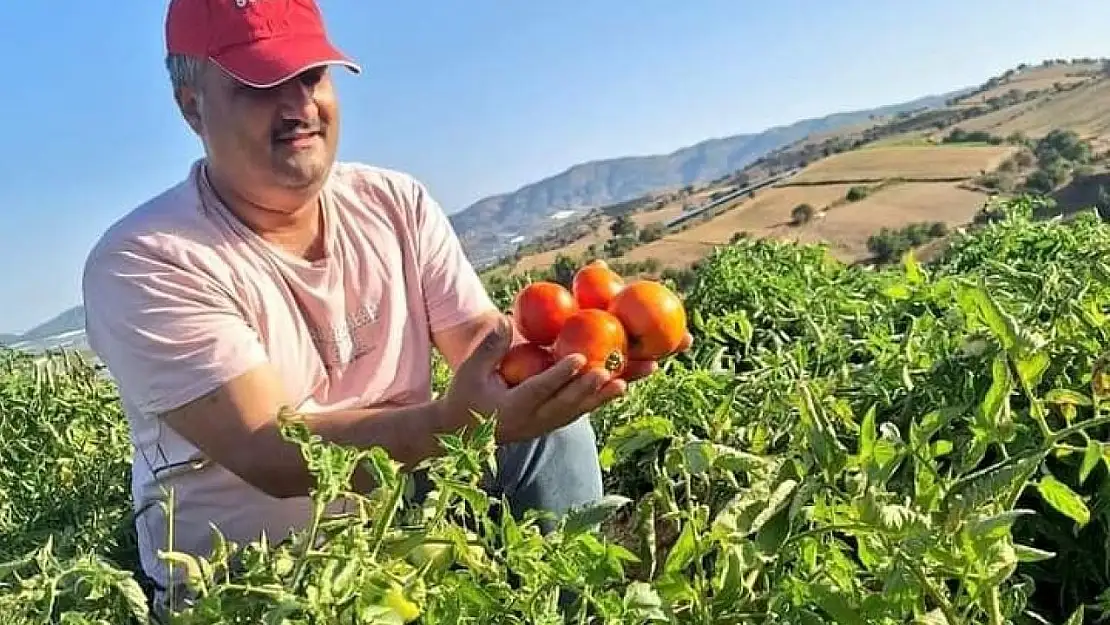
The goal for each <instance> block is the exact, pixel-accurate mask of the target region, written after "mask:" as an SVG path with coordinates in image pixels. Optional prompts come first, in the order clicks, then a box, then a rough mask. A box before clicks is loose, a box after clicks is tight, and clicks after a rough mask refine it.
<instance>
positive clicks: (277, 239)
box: [205, 167, 325, 261]
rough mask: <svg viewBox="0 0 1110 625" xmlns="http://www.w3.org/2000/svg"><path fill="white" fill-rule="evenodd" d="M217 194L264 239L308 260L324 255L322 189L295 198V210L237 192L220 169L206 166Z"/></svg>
mask: <svg viewBox="0 0 1110 625" xmlns="http://www.w3.org/2000/svg"><path fill="white" fill-rule="evenodd" d="M205 175H207V177H208V182H209V185H210V186H211V187H212V190H213V191H214V192H215V193H216V196H217V197H218V198H219V199H220V201H221V202H223V204H224V206H227V208H228V210H230V211H231V212H232V213H233V214H234V215H235V216H236V217H238V218H239V220H240V221H242V222H243V223H244V224H245V225H246V226H247V227H248V228H250V229H251V230H252V231H254V232H255V233H256V234H257V235H258V236H259V237H261V238H262V239H263V240H265V241H267V242H269V243H272V244H273V245H276V246H278V247H280V248H281V249H283V250H285V251H286V252H288V253H290V254H293V255H294V256H299V257H301V258H304V259H305V260H308V261H316V260H319V259H321V258H323V257H324V254H325V252H324V234H323V233H324V223H323V214H324V211H323V210H322V207H321V199H320V192H319V191H316V192H314V193H312V194H311V195H310V196H307V197H305V198H302V199H298V200H297V201H295V202H294V203H295V204H298V206H297V207H296V208H295V209H293V210H289V209H280V210H279V209H273V208H269V207H267V206H264V205H261V204H259V203H257V202H254V201H252V200H250V199H248V198H245V197H243V196H242V195H240V194H239V193H236V191H235V189H234V188H233V187H232V186H231V185H228V184H226V183H225V182H224V181H223V180H222V179H221V178H220V176H219V175H218V173H217V172H215V171H212V170H211V169H208V168H207V167H205Z"/></svg>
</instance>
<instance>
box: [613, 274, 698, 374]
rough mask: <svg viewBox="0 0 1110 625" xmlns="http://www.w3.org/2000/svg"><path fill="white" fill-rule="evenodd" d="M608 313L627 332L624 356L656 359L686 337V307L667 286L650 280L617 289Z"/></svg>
mask: <svg viewBox="0 0 1110 625" xmlns="http://www.w3.org/2000/svg"><path fill="white" fill-rule="evenodd" d="M609 312H610V313H612V314H613V315H614V316H615V317H616V318H617V319H619V320H620V322H621V325H623V326H624V329H625V331H626V332H627V333H628V343H629V346H628V356H629V358H632V359H634V360H658V359H660V358H662V357H664V356H667V355H669V354H671V353H674V352H675V351H676V350H677V349H678V348H679V346H680V345H681V344H682V340H683V339H684V338H685V337H686V309H685V308H684V307H683V305H682V300H680V299H678V296H677V295H675V294H674V293H673V292H672V291H671V290H670V289H668V288H667V287H666V286H665V285H663V284H662V283H659V282H655V281H652V280H637V281H635V282H632V283H631V284H629V285H627V286H625V287H624V288H623V289H621V292H620V293H618V294H617V296H616V297H614V298H613V301H612V302H610V303H609Z"/></svg>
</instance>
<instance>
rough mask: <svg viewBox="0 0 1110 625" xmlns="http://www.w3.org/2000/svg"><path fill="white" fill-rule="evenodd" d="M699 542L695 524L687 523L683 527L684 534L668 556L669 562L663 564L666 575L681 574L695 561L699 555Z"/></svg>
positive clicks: (679, 536)
mask: <svg viewBox="0 0 1110 625" xmlns="http://www.w3.org/2000/svg"><path fill="white" fill-rule="evenodd" d="M697 547H698V546H697V540H696V538H695V537H694V524H693V523H692V522H690V521H687V522H686V524H685V525H683V526H682V533H681V534H679V535H678V540H676V541H675V543H674V546H673V547H671V552H670V553H669V554H667V561H666V562H665V563H664V564H663V572H664V573H679V572H681V571H682V570H683V569H685V568H686V567H687V565H689V564H690V563H691V562H693V561H694V557H695V556H696V555H697Z"/></svg>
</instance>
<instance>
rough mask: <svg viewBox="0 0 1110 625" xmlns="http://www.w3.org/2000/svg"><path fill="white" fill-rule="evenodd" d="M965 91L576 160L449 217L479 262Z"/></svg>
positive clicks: (918, 109) (485, 261)
mask: <svg viewBox="0 0 1110 625" xmlns="http://www.w3.org/2000/svg"><path fill="white" fill-rule="evenodd" d="M968 91H969V90H968V89H963V90H958V91H954V92H952V93H947V94H941V95H932V96H927V97H922V98H918V99H916V100H912V101H909V102H903V103H900V104H891V105H886V106H880V107H876V108H872V109H866V110H859V111H851V112H843V113H834V114H831V115H827V116H825V117H821V118H816V119H807V120H802V121H799V122H795V123H793V124H790V125H788V126H778V127H775V128H770V129H768V130H765V131H763V132H760V133H756V134H739V135H734V136H730V137H723V138H716V139H709V140H706V141H702V142H700V143H698V144H696V145H692V146H689V147H685V148H682V149H680V150H677V151H675V152H672V153H670V154H657V155H651V156H630V157H624V158H612V159H606V160H599V161H592V162H588V163H581V164H578V165H575V166H573V167H570V168H569V169H567V170H565V171H563V172H562V173H559V174H557V175H554V176H551V177H549V178H545V179H543V180H540V181H538V182H534V183H532V184H529V185H526V186H524V187H521V188H520V189H518V190H516V191H514V192H512V193H505V194H501V195H495V196H492V197H488V198H485V199H482V200H479V201H478V202H475V203H474V204H472V205H471V206H468V207H467V208H464V209H462V210H461V211H459V212H457V213H454V214H452V215H451V224H452V226H453V227H454V228H455V231H456V232H457V233H458V234H459V237H460V238H461V239H462V241H463V245H464V247H465V248H466V251H467V255H468V256H469V257H470V259H471V261H472V262H473V263H474V264H475V265H478V266H480V267H481V266H484V265H486V264H487V263H488V262H490V261H492V260H495V259H496V258H497V257H499V256H501V255H503V254H505V253H507V252H509V251H510V250H512V249H513V248H514V247H515V246H516V245H517V244H519V243H521V242H523V241H525V240H529V239H532V238H533V237H536V236H539V235H542V234H545V233H546V232H548V231H550V230H551V229H552V228H555V227H557V226H559V225H560V222H561V221H563V220H565V219H567V218H569V217H571V216H573V215H575V214H576V213H580V212H581V211H583V210H587V209H592V208H598V207H601V206H604V205H607V204H615V203H619V202H624V201H627V200H632V199H635V198H638V197H640V196H643V195H644V194H646V193H651V192H653V191H659V190H662V189H667V188H674V189H677V188H681V187H684V186H687V185H691V184H698V183H705V182H709V181H712V180H716V179H718V178H721V177H722V176H728V175H729V174H732V173H734V172H736V171H738V170H741V169H743V168H744V167H747V166H748V165H750V164H751V163H753V162H755V161H756V160H758V159H759V158H760V157H762V156H764V155H766V154H768V153H770V152H773V151H774V150H778V149H781V148H783V147H786V146H788V145H791V144H793V143H795V142H797V141H800V140H802V139H805V138H806V137H810V136H814V135H820V134H822V133H827V132H832V131H836V130H839V129H842V128H845V127H848V126H855V125H859V124H869V123H876V122H877V121H879V120H881V119H882V118H885V117H890V116H897V115H900V114H907V113H911V112H921V111H924V110H927V109H931V108H935V107H938V106H943V105H944V104H945V102H946V101H948V100H949V99H951V98H953V97H956V96H958V95H961V94H964V93H967V92H968ZM492 224H496V227H493V226H492Z"/></svg>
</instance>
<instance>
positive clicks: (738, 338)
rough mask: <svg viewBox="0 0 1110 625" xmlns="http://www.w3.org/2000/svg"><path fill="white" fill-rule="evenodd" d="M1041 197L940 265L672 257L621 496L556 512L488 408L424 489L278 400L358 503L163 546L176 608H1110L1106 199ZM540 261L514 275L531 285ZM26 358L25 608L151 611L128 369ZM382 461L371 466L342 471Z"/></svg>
mask: <svg viewBox="0 0 1110 625" xmlns="http://www.w3.org/2000/svg"><path fill="white" fill-rule="evenodd" d="M1034 205H1035V200H1033V199H1029V198H1019V199H1016V200H1011V201H1008V202H1006V203H1003V204H999V205H998V206H997V207H996V211H995V212H994V213H993V218H992V219H991V220H987V221H988V223H986V224H985V225H982V226H977V227H975V228H973V229H972V230H971V231H969V232H968V233H967V234H964V235H957V236H956V237H955V238H954V239H953V242H952V245H951V247H950V248H949V249H948V250H947V252H945V254H944V256H943V257H941V258H939V259H937V260H935V261H934V262H931V263H929V264H927V265H925V264H919V263H918V262H916V261H915V260H914V259H913V257H912V256H908V257H907V258H906V259H905V260H904V262H903V263H901V264H900V265H897V266H892V267H889V268H883V269H879V270H873V269H866V268H862V267H849V266H846V265H843V264H840V263H838V262H836V261H835V260H833V259H831V257H829V256H828V255H827V254H826V253H825V251H824V250H823V249H822V248H820V247H805V246H797V245H791V244H784V243H776V242H773V241H768V240H755V239H741V240H739V241H738V242H736V243H735V244H734V245H729V246H723V247H721V248H719V249H718V250H716V251H715V252H714V253H713V254H712V255H711V256H710V257H708V258H707V259H706V260H705V261H704V262H703V263H702V264H701V265H700V266H699V267H698V268H697V269H696V271H695V272H694V274H693V275H692V277H691V278H690V279H689V280H684V281H683V282H684V284H683V285H681V286H675V288H676V289H678V291H679V292H680V293H681V296H682V299H683V303H684V305H685V308H686V311H687V312H688V314H689V328H690V331H691V332H692V333H693V335H694V338H695V342H694V345H693V347H692V348H691V349H690V350H689V351H687V352H685V353H682V354H679V355H677V356H674V357H671V358H668V359H665V360H664V361H663V365H662V369H661V370H660V371H659V372H658V373H656V374H655V375H653V376H651V377H649V378H647V379H644V380H640V381H638V382H635V383H634V384H633V385H632V388H631V390H630V392H629V394H628V395H627V396H625V397H623V398H620V399H618V400H617V401H615V402H614V403H612V404H609V405H607V406H605V407H604V408H603V409H601V410H599V411H597V412H596V413H594V414H593V415H592V419H593V421H594V424H595V427H596V429H597V432H598V437H599V444H600V445H601V451H600V453H601V459H602V465H603V468H604V471H605V480H606V491H607V493H608V496H607V497H606V499H605V500H604V501H602V502H600V503H599V504H598V505H597V506H595V507H593V508H590V509H586V510H580V511H577V512H575V513H573V514H571V515H569V516H568V517H566V518H565V519H563V521H562V522H561V523H560V524H559V526H558V528H557V529H556V530H555V531H554V532H552V533H550V534H547V535H543V534H541V533H540V532H539V530H538V529H537V525H536V523H535V519H533V518H525V519H521V520H515V519H514V518H513V517H512V516H511V515H507V514H506V515H500V514H497V511H498V508H499V506H500V504H501V502H500V501H497V500H493V499H491V498H489V497H487V496H486V495H485V494H484V493H483V492H482V491H481V490H479V489H478V488H477V484H478V479H479V477H480V474H481V473H482V471H483V470H485V467H487V463H488V462H489V461H490V459H491V457H492V454H491V450H492V440H493V439H492V426H491V423H490V422H484V423H482V424H481V425H480V426H479V427H477V428H475V429H474V430H473V431H469V432H462V433H460V434H459V435H455V436H448V437H444V446H445V453H444V455H442V456H441V457H439V458H437V459H436V460H435V461H434V462H432V463H431V465H430V471H431V473H430V474H431V477H432V481H433V483H434V484H435V488H434V491H433V495H432V496H430V497H429V498H428V499H427V500H426V501H425V502H424V503H423V504H422V505H420V506H406V505H403V502H404V501H405V500H404V493H405V488H406V484H407V480H406V476H405V474H402V473H399V472H398V470H397V466H396V465H395V464H394V463H392V462H391V460H390V459H389V458H388V457H387V456H385V455H384V454H382V453H380V451H378V450H372V451H361V452H356V451H354V450H347V449H342V448H338V447H333V446H328V445H324V444H322V443H320V442H319V441H316V440H314V439H312V438H310V437H308V436H307V435H306V433H305V431H304V430H303V429H302V428H301V427H300V426H299V422H298V421H297V419H296V418H295V417H296V415H283V419H285V424H286V433H287V435H288V436H289V438H290V439H291V440H293V441H295V442H296V443H297V444H299V445H301V446H302V448H303V450H304V453H305V455H306V458H308V459H309V464H310V466H311V467H312V469H313V471H314V473H315V474H316V476H317V479H318V487H317V489H316V491H315V495H314V499H315V501H316V503H317V505H318V506H319V508H318V509H322V508H323V504H325V503H326V502H328V501H330V500H331V499H333V498H335V497H338V496H340V495H341V494H345V496H348V497H352V498H354V499H355V500H357V501H358V502H359V511H358V513H357V514H354V515H351V516H349V517H341V518H328V517H322V518H319V519H318V523H316V524H314V525H313V527H311V528H309V529H308V530H307V531H306V532H305V533H304V534H300V535H294V536H291V537H289V539H288V540H286V541H285V542H283V543H281V544H278V545H274V546H271V547H265V546H264V545H263V544H262V543H256V544H252V545H239V546H232V545H227V544H225V543H223V542H222V541H220V540H219V539H218V538H215V539H214V543H213V544H214V550H213V553H212V554H211V555H210V556H209V557H207V558H204V559H193V558H190V557H186V556H184V555H180V554H176V555H174V554H168V555H167V557H170V558H172V560H171V561H172V562H173V563H174V564H175V566H179V567H183V569H184V570H186V571H187V572H188V575H189V578H190V583H191V586H192V588H193V590H194V592H195V594H196V595H197V596H198V598H197V600H196V601H195V602H193V604H192V605H191V606H189V607H188V608H187V609H186V610H184V611H183V612H181V613H180V614H177V615H176V616H175V617H174V618H173V622H175V623H229V624H230V623H287V624H294V623H314V624H324V623H406V622H419V623H427V624H441V623H563V622H568V623H611V624H618V623H619V624H632V623H699V624H701V623H756V624H771V623H775V624H787V623H789V624H808V623H847V624H855V623H861V624H862V623H866V624H881V625H885V624H891V625H893V624H899V623H918V624H923V625H924V624H928V625H940V624H944V623H947V624H949V625H956V624H961V625H962V624H971V623H976V624H978V623H983V624H989V625H998V624H1001V623H1015V624H1034V623H1053V624H1062V623H1066V624H1068V625H1077V624H1079V623H1089V622H1098V620H1099V619H1100V618H1101V617H1102V616H1103V615H1104V614H1106V613H1110V592H1106V591H1107V590H1108V589H1110V471H1108V468H1110V439H1108V434H1110V427H1108V426H1110V410H1107V406H1106V399H1107V395H1110V370H1108V365H1110V362H1108V358H1107V356H1105V355H1104V354H1110V321H1108V317H1107V315H1108V314H1110V225H1107V224H1103V223H1101V222H1100V221H1099V220H1098V219H1097V218H1096V217H1095V216H1094V215H1093V214H1082V215H1080V216H1078V217H1077V218H1074V219H1072V220H1069V221H1032V220H1031V217H1030V216H1031V215H1032V214H1033V208H1034ZM521 286H522V283H519V282H517V283H511V284H496V285H491V290H492V291H493V293H494V295H495V297H496V299H497V301H498V303H499V304H500V305H503V306H504V307H505V309H507V307H508V306H510V304H511V301H512V298H513V296H514V294H515V293H516V292H518V291H519V289H520V288H521ZM0 358H2V360H0V442H2V447H0V562H4V563H5V564H0V614H2V615H4V616H5V617H7V618H6V622H7V623H18V624H24V623H28V624H29V623H47V622H56V623H72V624H77V623H112V624H123V623H145V622H147V620H146V619H147V618H148V617H147V607H146V602H145V598H144V595H143V592H144V589H143V587H142V586H141V584H140V583H139V580H138V578H137V577H136V576H135V575H134V574H133V571H134V569H135V568H136V557H135V549H134V540H133V535H132V531H131V518H130V514H131V510H130V506H129V491H128V485H129V483H128V479H129V478H128V475H129V458H130V448H129V442H128V437H127V430H126V422H125V421H124V420H123V417H122V416H121V412H120V409H119V407H118V405H117V403H116V397H115V394H114V388H113V386H112V384H111V382H110V381H108V380H106V379H104V378H103V377H102V376H98V375H97V374H96V372H95V371H94V370H92V369H91V368H90V367H89V366H88V365H87V364H85V363H83V362H82V361H80V360H77V359H75V358H74V357H72V356H71V355H60V356H53V357H50V358H48V359H38V360H36V359H34V358H32V357H31V356H26V355H18V354H14V353H4V354H2V355H0ZM438 371H439V373H440V374H439V375H438V376H437V385H438V386H439V387H440V388H442V386H443V384H444V383H445V382H446V375H445V374H444V369H443V368H442V365H441V364H440V368H439V369H438ZM357 463H366V465H367V466H368V467H369V468H370V471H371V472H372V474H373V475H375V476H376V478H377V483H378V484H379V487H378V488H377V489H376V490H374V491H373V492H371V493H365V494H361V495H360V494H354V493H346V487H347V483H346V477H347V476H348V475H349V474H350V472H351V471H352V468H353V467H354V466H355V465H356V464H357ZM235 547H238V548H241V549H242V550H241V551H239V552H236V555H235V557H234V558H233V557H232V553H233V552H234V551H235ZM560 593H563V594H562V596H563V598H564V599H565V600H566V602H565V603H561V602H560Z"/></svg>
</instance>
